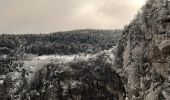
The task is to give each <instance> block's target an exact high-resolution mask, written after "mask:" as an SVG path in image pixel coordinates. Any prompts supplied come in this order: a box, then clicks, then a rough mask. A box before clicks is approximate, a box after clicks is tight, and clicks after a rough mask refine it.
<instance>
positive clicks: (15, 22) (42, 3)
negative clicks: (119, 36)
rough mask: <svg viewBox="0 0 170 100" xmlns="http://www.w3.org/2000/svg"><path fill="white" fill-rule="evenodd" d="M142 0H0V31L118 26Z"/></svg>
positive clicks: (38, 30) (140, 4) (138, 6)
mask: <svg viewBox="0 0 170 100" xmlns="http://www.w3.org/2000/svg"><path fill="white" fill-rule="evenodd" d="M144 3H145V0H0V33H49V32H56V31H67V30H75V29H89V28H90V29H121V28H123V27H124V25H126V24H128V23H129V22H130V21H131V20H132V19H133V17H134V16H135V14H136V13H137V11H138V10H139V9H140V8H141V6H142V5H143V4H144Z"/></svg>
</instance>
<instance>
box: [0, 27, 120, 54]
mask: <svg viewBox="0 0 170 100" xmlns="http://www.w3.org/2000/svg"><path fill="white" fill-rule="evenodd" d="M120 34H121V30H93V29H86V30H74V31H67V32H55V33H50V34H21V35H16V34H2V35H0V51H1V53H8V52H9V51H13V52H17V51H18V52H25V53H28V54H38V55H49V54H61V55H62V54H65V55H70V54H78V53H97V52H99V51H101V50H105V49H109V48H112V47H113V46H115V45H116V43H117V41H118V39H119V37H120Z"/></svg>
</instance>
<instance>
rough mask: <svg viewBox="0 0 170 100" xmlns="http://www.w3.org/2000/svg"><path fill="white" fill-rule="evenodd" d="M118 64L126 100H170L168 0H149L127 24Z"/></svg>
mask: <svg viewBox="0 0 170 100" xmlns="http://www.w3.org/2000/svg"><path fill="white" fill-rule="evenodd" d="M115 66H116V68H115V69H116V70H117V73H119V75H120V76H121V77H122V81H123V83H124V87H125V89H126V93H125V94H126V99H127V100H170V76H169V75H170V1H169V0H148V1H147V2H146V5H144V6H143V8H142V9H141V11H139V12H138V14H137V15H136V18H135V19H134V20H133V21H132V22H131V23H130V24H129V25H128V26H126V27H125V29H124V31H123V35H122V37H121V39H120V41H119V43H118V47H117V53H116V59H115Z"/></svg>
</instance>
